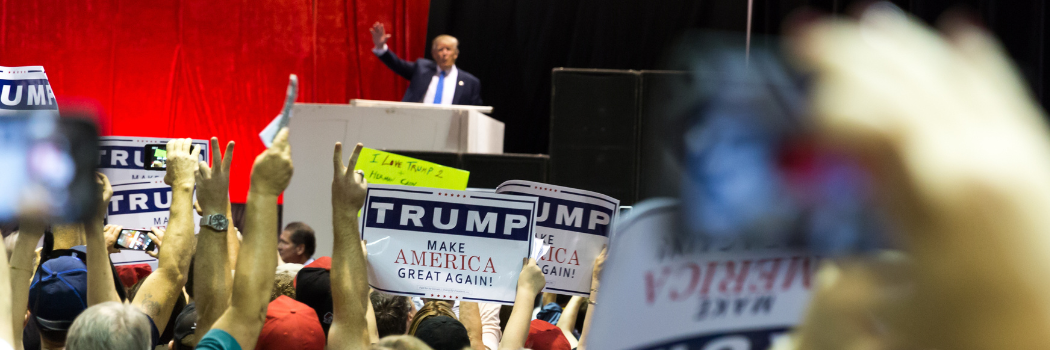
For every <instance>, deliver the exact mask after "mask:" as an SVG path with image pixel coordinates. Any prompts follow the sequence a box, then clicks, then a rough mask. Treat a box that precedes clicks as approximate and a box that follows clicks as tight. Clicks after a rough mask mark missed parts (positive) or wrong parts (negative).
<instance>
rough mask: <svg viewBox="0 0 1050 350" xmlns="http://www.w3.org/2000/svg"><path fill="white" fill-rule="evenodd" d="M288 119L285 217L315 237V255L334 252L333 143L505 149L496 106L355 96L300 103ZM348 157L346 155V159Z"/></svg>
mask: <svg viewBox="0 0 1050 350" xmlns="http://www.w3.org/2000/svg"><path fill="white" fill-rule="evenodd" d="M293 110H294V112H293V113H294V114H293V117H292V118H291V120H290V121H289V124H288V127H289V130H290V135H289V141H290V143H291V145H292V164H293V165H294V166H295V174H294V176H292V181H291V183H290V184H289V185H288V189H287V190H285V192H284V210H283V217H282V221H283V222H284V224H285V225H287V224H288V223H290V222H294V221H302V222H304V223H306V224H307V225H310V227H312V228H313V229H314V231H315V235H316V238H317V250H316V251H315V252H314V257H315V258H316V257H320V256H330V255H332V208H331V203H332V201H331V191H332V187H331V186H332V147H333V145H335V143H336V142H342V143H343V156H344V157H347V158H349V156H350V152H351V151H353V148H354V144H356V143H358V142H360V143H363V144H364V145H365V147H368V148H375V149H399V150H411V151H439V152H464V153H490V154H499V153H503V123H502V122H500V121H498V120H495V119H492V117H489V116H487V115H484V114H482V112H491V111H492V107H482V106H455V105H453V106H444V105H442V106H435V105H425V104H421V103H408V102H387V101H369V100H352V101H351V103H350V104H348V105H338V104H317V103H296V104H295V107H293ZM344 161H345V159H344Z"/></svg>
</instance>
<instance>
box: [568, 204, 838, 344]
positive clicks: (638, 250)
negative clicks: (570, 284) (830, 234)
mask: <svg viewBox="0 0 1050 350" xmlns="http://www.w3.org/2000/svg"><path fill="white" fill-rule="evenodd" d="M677 211H678V205H677V203H675V202H674V201H670V200H661V201H659V202H654V201H649V202H646V203H643V204H641V205H639V206H637V207H635V210H633V211H632V214H631V215H630V217H629V218H627V219H626V220H624V221H620V222H618V223H617V224H616V234H615V235H614V236H613V237H614V238H613V242H612V243H611V244H610V251H609V257H608V260H606V263H605V267H604V268H603V272H602V280H601V286H600V289H599V291H598V300H597V308H596V309H595V311H594V321H593V328H592V329H591V333H590V335H589V336H588V337H589V340H588V342H589V344H590V347H593V348H595V349H610V350H616V349H667V350H709V349H714V350H765V349H768V348H769V346H770V345H771V344H772V342H773V339H774V338H776V337H778V336H780V335H781V334H783V333H785V332H787V331H789V330H790V329H791V327H793V326H795V325H796V324H798V322H800V321H801V320H802V316H803V313H804V312H805V309H806V305H807V304H808V302H809V294H810V283H811V279H812V277H813V276H812V275H813V273H814V272H815V269H816V268H817V261H816V258H815V257H813V256H811V255H808V254H806V253H804V252H801V251H790V250H742V251H732V252H719V251H715V252H690V251H688V250H689V249H687V247H688V246H690V244H683V243H682V242H681V241H680V240H679V239H675V238H674V237H673V236H672V235H670V233H671V232H673V231H672V230H673V228H674V227H675V226H677V225H676V222H675V221H676V220H677Z"/></svg>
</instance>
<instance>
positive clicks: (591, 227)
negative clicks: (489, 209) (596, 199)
mask: <svg viewBox="0 0 1050 350" xmlns="http://www.w3.org/2000/svg"><path fill="white" fill-rule="evenodd" d="M501 193H503V194H518V195H525V196H533V197H538V198H539V201H540V203H539V207H538V209H537V213H536V226H542V227H549V228H556V229H561V230H568V231H575V232H582V233H589V234H592V235H599V236H603V237H608V236H609V223H610V222H612V216H613V211H612V209H609V208H606V207H603V206H600V205H594V204H590V203H582V202H577V201H571V200H565V199H560V198H551V197H543V196H536V195H533V194H528V193H521V192H514V191H506V192H501Z"/></svg>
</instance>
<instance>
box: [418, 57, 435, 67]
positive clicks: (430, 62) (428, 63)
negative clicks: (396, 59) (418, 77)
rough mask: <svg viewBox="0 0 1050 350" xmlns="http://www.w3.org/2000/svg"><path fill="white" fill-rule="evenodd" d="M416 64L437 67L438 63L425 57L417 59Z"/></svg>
mask: <svg viewBox="0 0 1050 350" xmlns="http://www.w3.org/2000/svg"><path fill="white" fill-rule="evenodd" d="M416 64H417V65H419V66H420V67H423V68H432V67H437V63H434V60H431V59H429V58H423V57H420V58H418V59H416Z"/></svg>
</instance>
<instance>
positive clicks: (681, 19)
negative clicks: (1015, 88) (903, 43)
mask: <svg viewBox="0 0 1050 350" xmlns="http://www.w3.org/2000/svg"><path fill="white" fill-rule="evenodd" d="M860 2H861V1H845V0H823V1H812V0H811V1H806V0H755V1H754V8H753V23H752V32H753V34H754V35H762V34H771V35H777V34H779V33H780V29H781V25H782V24H783V23H784V21H785V19H786V18H787V17H788V16H789V15H790V14H791V13H793V12H794V11H795V10H797V9H800V8H803V7H808V8H812V9H815V10H818V11H822V12H826V13H835V14H843V13H848V12H849V11H850V10H851V9H852V8H853V6H852V5H853V3H860ZM865 2H866V1H865ZM893 2H894V3H895V4H897V5H898V6H900V7H901V8H902V9H903V10H905V11H908V12H911V13H913V14H915V15H916V16H918V17H920V18H922V19H923V20H926V21H928V22H931V23H935V21H936V19H937V18H938V17H940V15H941V14H942V13H944V11H946V10H948V9H951V8H956V7H960V6H961V7H964V8H966V9H968V10H970V11H972V13H973V14H974V15H975V17H978V18H979V19H980V20H981V21H983V23H985V25H987V26H988V28H989V29H991V30H992V31H994V32H995V33H996V34H997V35H998V36H999V37H1000V39H1001V40H1002V41H1003V43H1004V45H1005V46H1006V48H1007V50H1008V51H1009V52H1010V54H1011V55H1012V56H1013V58H1014V59H1015V60H1016V61H1017V63H1018V65H1019V67H1020V69H1021V71H1022V73H1023V74H1024V76H1025V78H1026V79H1027V80H1028V82H1029V84H1030V86H1031V87H1032V89H1033V92H1034V94H1035V96H1036V97H1037V98H1038V99H1039V100H1040V101H1041V102H1042V103H1043V105H1044V106H1047V105H1048V104H1047V102H1048V100H1047V94H1045V93H1044V88H1043V87H1044V86H1045V85H1046V83H1047V75H1046V73H1045V69H1044V66H1045V58H1044V54H1043V52H1044V49H1045V47H1046V38H1047V35H1046V34H1047V28H1046V26H1045V19H1046V17H1047V15H1048V13H1047V6H1046V5H1045V4H1044V2H1043V1H996V0H968V1H949V0H906V1H893ZM746 23H747V1H745V0H720V1H705V0H656V1H654V0H622V1H608V0H605V1H598V0H499V1H491V0H431V2H430V19H429V22H428V28H427V42H430V41H431V40H433V38H434V37H435V36H437V35H439V34H450V35H453V36H456V37H457V38H459V42H460V57H459V60H458V61H457V63H456V65H457V66H458V67H460V68H462V69H463V70H466V71H468V72H470V73H473V74H474V75H475V76H477V77H478V78H479V79H480V80H481V82H482V98H483V99H484V100H485V104H487V105H491V106H493V107H495V111H494V112H493V117H494V118H496V119H499V120H500V121H503V122H504V123H505V124H506V136H505V139H504V145H505V146H504V151H506V152H515V153H547V148H548V144H547V143H548V139H549V130H548V129H549V125H550V98H551V69H553V68H555V67H569V68H605V69H634V70H643V69H658V68H659V66H658V64H659V62H660V61H661V59H662V57H661V54H662V53H663V52H664V51H666V50H668V47H667V46H668V45H670V44H671V43H673V42H674V40H675V39H677V38H678V37H679V36H680V35H681V34H682V33H683V32H684V31H686V30H688V29H691V28H701V29H715V30H728V31H736V32H743V31H744V30H745V27H746ZM427 51H428V52H427V57H429V56H430V54H429V50H427Z"/></svg>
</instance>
